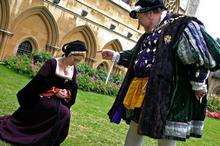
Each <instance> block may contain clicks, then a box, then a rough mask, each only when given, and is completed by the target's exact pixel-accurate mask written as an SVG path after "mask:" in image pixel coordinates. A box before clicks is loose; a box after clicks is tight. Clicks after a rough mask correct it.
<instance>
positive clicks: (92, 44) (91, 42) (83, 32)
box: [60, 25, 97, 66]
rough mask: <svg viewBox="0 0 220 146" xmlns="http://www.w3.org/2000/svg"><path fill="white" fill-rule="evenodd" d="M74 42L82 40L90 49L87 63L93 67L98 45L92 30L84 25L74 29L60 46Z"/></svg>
mask: <svg viewBox="0 0 220 146" xmlns="http://www.w3.org/2000/svg"><path fill="white" fill-rule="evenodd" d="M74 40H81V41H83V42H85V44H86V46H87V48H88V52H87V54H86V62H87V63H88V64H89V65H90V66H93V63H94V61H95V58H96V52H97V44H96V37H95V35H94V33H93V31H92V30H91V28H90V27H89V26H88V25H82V26H78V27H76V28H74V29H73V30H71V31H70V32H69V33H68V34H67V35H65V36H64V38H63V39H62V41H61V45H60V46H62V45H63V44H65V43H67V42H70V41H74Z"/></svg>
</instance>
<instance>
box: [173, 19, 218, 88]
mask: <svg viewBox="0 0 220 146" xmlns="http://www.w3.org/2000/svg"><path fill="white" fill-rule="evenodd" d="M203 29H204V27H203V26H201V25H199V24H198V23H196V22H194V21H192V22H190V23H189V24H188V25H187V27H186V28H185V30H184V32H183V34H182V36H181V39H180V42H179V45H178V48H177V54H178V57H179V58H180V60H181V62H182V63H183V64H184V65H187V66H188V74H189V79H190V83H191V85H192V89H193V90H203V91H205V92H207V85H206V80H207V78H208V75H209V70H208V68H210V67H211V66H214V64H215V62H214V60H213V58H212V56H211V55H210V53H209V51H208V47H207V45H206V42H205V40H204V38H203V35H202V32H201V30H203Z"/></svg>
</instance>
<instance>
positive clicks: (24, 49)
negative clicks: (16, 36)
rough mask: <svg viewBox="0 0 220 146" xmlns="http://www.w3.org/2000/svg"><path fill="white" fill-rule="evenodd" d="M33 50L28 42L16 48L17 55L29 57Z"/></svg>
mask: <svg viewBox="0 0 220 146" xmlns="http://www.w3.org/2000/svg"><path fill="white" fill-rule="evenodd" d="M32 50H33V47H32V44H31V43H30V41H24V42H22V43H21V44H20V45H19V46H18V51H17V55H25V54H26V55H30V54H31V52H32Z"/></svg>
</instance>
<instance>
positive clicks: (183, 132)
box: [164, 120, 204, 139]
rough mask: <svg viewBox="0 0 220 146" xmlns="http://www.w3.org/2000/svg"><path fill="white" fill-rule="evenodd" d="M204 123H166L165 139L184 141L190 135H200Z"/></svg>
mask: <svg viewBox="0 0 220 146" xmlns="http://www.w3.org/2000/svg"><path fill="white" fill-rule="evenodd" d="M203 127H204V121H194V120H193V121H191V122H188V123H183V122H172V121H167V122H166V126H165V131H164V135H165V136H167V137H175V138H180V139H186V138H188V137H189V136H190V135H197V136H201V135H202V130H203Z"/></svg>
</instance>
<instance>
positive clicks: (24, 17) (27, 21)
mask: <svg viewBox="0 0 220 146" xmlns="http://www.w3.org/2000/svg"><path fill="white" fill-rule="evenodd" d="M11 26H12V27H11V30H12V31H13V33H14V36H13V37H12V38H11V40H10V44H9V43H8V45H7V53H8V55H7V56H11V55H12V54H15V52H16V51H17V50H16V49H17V45H18V43H20V40H21V38H28V37H33V38H35V39H36V40H37V42H39V44H38V46H39V48H37V49H46V47H50V48H52V47H53V48H54V47H55V46H56V45H57V42H58V41H59V30H58V26H57V23H56V21H55V19H54V17H53V15H52V14H51V13H50V11H49V10H48V9H47V8H46V7H45V6H36V7H32V8H29V9H27V10H25V11H24V12H22V13H21V14H20V15H19V16H18V17H16V18H15V19H14V21H13V22H12V25H11ZM39 32H40V33H39Z"/></svg>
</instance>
